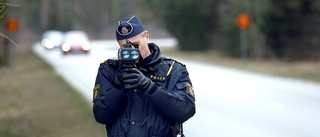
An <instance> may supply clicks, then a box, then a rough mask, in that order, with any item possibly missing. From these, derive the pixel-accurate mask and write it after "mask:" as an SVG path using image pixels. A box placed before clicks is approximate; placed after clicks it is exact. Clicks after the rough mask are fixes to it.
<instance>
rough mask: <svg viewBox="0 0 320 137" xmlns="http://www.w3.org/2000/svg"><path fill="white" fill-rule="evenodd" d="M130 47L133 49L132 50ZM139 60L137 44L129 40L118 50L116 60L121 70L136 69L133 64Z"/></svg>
mask: <svg viewBox="0 0 320 137" xmlns="http://www.w3.org/2000/svg"><path fill="white" fill-rule="evenodd" d="M132 46H133V47H134V48H132ZM139 58H140V52H139V44H134V43H131V42H130V41H129V40H126V44H125V45H124V48H120V49H119V50H118V59H119V63H120V65H121V67H122V68H132V67H136V65H135V63H136V62H137V61H138V60H139Z"/></svg>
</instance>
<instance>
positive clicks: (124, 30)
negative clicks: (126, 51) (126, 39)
mask: <svg viewBox="0 0 320 137" xmlns="http://www.w3.org/2000/svg"><path fill="white" fill-rule="evenodd" d="M121 32H122V34H123V35H127V34H128V32H129V31H128V29H127V28H126V27H122V29H121Z"/></svg>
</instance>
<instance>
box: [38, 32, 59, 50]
mask: <svg viewBox="0 0 320 137" xmlns="http://www.w3.org/2000/svg"><path fill="white" fill-rule="evenodd" d="M63 37H64V33H63V32H62V31H58V30H48V31H46V32H44V33H43V35H42V40H41V44H42V46H43V47H45V48H46V49H53V48H60V46H61V45H62V41H63Z"/></svg>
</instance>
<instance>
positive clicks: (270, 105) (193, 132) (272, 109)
mask: <svg viewBox="0 0 320 137" xmlns="http://www.w3.org/2000/svg"><path fill="white" fill-rule="evenodd" d="M151 41H152V40H151ZM154 42H158V43H161V44H159V45H168V46H170V45H172V43H174V41H172V40H171V39H168V40H162V41H159V40H158V41H157V40H154ZM168 43H169V44H168ZM92 44H93V48H92V52H91V53H90V54H89V55H80V54H79V55H70V56H63V55H62V54H61V52H60V51H59V50H52V51H48V50H45V49H44V48H43V47H41V46H40V45H39V44H35V45H34V47H33V50H34V51H35V53H37V54H38V55H39V56H40V57H42V58H43V59H44V60H46V61H47V62H48V63H50V64H51V65H52V66H53V67H54V68H55V70H56V72H57V74H58V75H61V76H62V77H63V78H65V79H66V80H67V81H68V82H69V83H70V84H71V85H72V86H73V87H75V88H76V89H77V90H78V91H79V92H81V94H83V95H84V97H85V98H86V99H87V100H88V101H89V102H90V103H91V100H92V89H93V86H94V81H95V76H96V74H97V70H98V67H99V64H100V62H103V61H104V60H106V59H108V58H110V57H116V52H117V48H118V45H117V43H116V42H115V41H93V43H92ZM178 60H179V61H180V62H183V63H184V64H186V66H187V69H188V70H189V73H190V78H191V80H192V83H193V87H194V90H195V94H196V114H195V116H194V117H192V118H191V119H189V120H188V121H187V122H186V123H184V132H185V134H186V135H187V136H188V137H213V136H214V137H320V84H319V83H314V82H310V81H303V80H298V79H290V78H284V77H275V76H270V75H264V74H259V73H252V72H248V71H241V70H237V69H233V68H228V67H222V66H216V65H208V64H203V63H197V62H191V61H186V60H183V59H178Z"/></svg>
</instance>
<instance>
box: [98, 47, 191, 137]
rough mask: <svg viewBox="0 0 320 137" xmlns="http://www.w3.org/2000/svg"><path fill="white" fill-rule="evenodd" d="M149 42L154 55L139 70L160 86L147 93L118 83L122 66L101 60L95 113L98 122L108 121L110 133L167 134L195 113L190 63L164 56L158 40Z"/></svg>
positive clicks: (121, 136) (126, 136)
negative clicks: (156, 43) (189, 71)
mask: <svg viewBox="0 0 320 137" xmlns="http://www.w3.org/2000/svg"><path fill="white" fill-rule="evenodd" d="M148 45H149V48H150V51H151V55H150V56H149V57H147V58H146V59H144V60H143V64H144V65H140V67H139V70H140V71H141V72H142V73H143V74H145V76H146V77H148V78H150V79H152V81H153V82H154V83H156V85H157V86H156V88H154V89H152V90H149V91H147V92H145V93H142V92H141V91H140V90H138V89H134V90H131V91H125V90H123V88H122V87H117V86H114V85H115V84H114V83H113V81H114V78H115V77H116V76H117V74H118V73H119V71H120V69H119V66H118V65H114V64H112V63H108V61H105V62H104V63H101V64H100V67H99V70H98V74H97V77H96V82H95V88H94V93H93V96H94V97H93V113H94V117H95V119H96V121H97V122H99V123H102V124H105V125H106V129H107V134H108V137H160V136H161V137H167V136H170V127H171V126H172V125H173V124H174V123H183V122H185V121H186V120H188V119H189V118H191V117H192V116H193V115H194V114H195V97H194V92H193V88H192V83H191V80H190V78H189V73H188V71H187V69H186V66H185V65H183V64H182V63H179V62H177V61H175V60H173V59H169V58H165V57H162V56H161V53H160V50H159V48H158V46H157V45H155V44H154V43H149V44H148ZM141 61H142V60H141ZM141 61H140V62H141Z"/></svg>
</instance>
